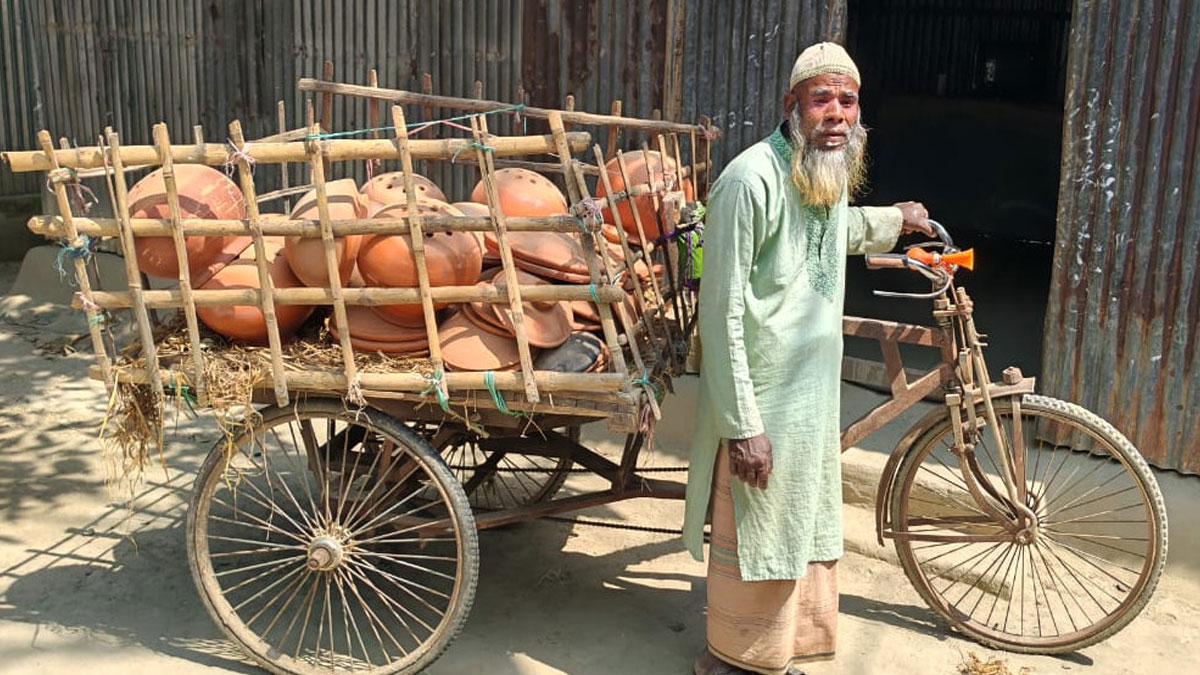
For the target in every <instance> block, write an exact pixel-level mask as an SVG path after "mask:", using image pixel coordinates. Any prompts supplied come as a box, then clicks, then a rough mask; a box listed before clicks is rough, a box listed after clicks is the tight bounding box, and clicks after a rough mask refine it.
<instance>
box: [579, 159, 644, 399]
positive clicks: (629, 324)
mask: <svg viewBox="0 0 1200 675" xmlns="http://www.w3.org/2000/svg"><path fill="white" fill-rule="evenodd" d="M576 166H578V165H576ZM605 177H606V178H607V175H606V176H605ZM575 180H576V182H577V183H578V185H579V196H580V198H581V199H590V198H591V195H589V194H588V189H587V183H585V182H584V180H583V174H582V173H579V172H577V173H576V174H575ZM617 229H618V230H620V232H621V236H622V240H624V234H625V232H624V230H621V229H620V228H619V227H618V228H617ZM597 243H598V244H599V249H600V262H601V264H602V265H603V266H604V268H605V271H606V272H607V273H608V278H609V279H616V278H617V277H616V275H614V274H613V270H612V268H611V267H609V264H608V255H607V253H608V242H606V241H604V239H603V237H601V238H600V241H599V242H593V243H592V244H591V245H592V246H596V244H597ZM624 252H625V255H627V256H628V257H627V258H626V259H625V260H626V265H627V266H628V270H629V273H630V275H631V276H632V277H633V284H634V286H633V287H634V289H635V290H636V291H637V295H638V296H640V295H641V290H642V285H641V282H640V281H639V280H638V278H637V274H636V273H634V272H633V255H632V253H633V252H632V251H630V250H629V246H628V244H626V246H625V247H624ZM650 273H651V274H652V275H653V273H654V271H653V270H651V272H650ZM634 302H635V304H637V306H638V307H639V308H641V309H642V318H643V320H644V324H643V325H644V326H645V327H646V328H647V329H649V327H650V324H649V319H648V315H647V314H646V312H645V306H644V305H642V300H641V298H640V297H635V298H634ZM616 307H617V316H619V317H621V324H622V325H623V326H624V327H625V333H626V335H627V336H628V338H629V354H630V356H632V357H633V363H634V365H636V366H637V368H638V370H640V371H642V378H641V379H642V381H643V382H642V388H643V389H644V390H645V392H646V397H647V399H648V400H649V403H650V412H651V413H652V414H653V415H654V419H655V420H661V419H662V411H661V410H659V408H658V395H657V394H655V393H654V389H653V387H652V386H651V385H650V382H649V380H648V379H647V376H648V375H649V372H650V371H649V369H648V368H647V367H646V364H645V362H644V361H642V348H641V347H640V346H638V340H637V331H636V330H635V326H634V321H633V320H631V319H630V318H629V316H628V315H627V314H626V313H625V303H624V302H621V303H618V304H617V306H616ZM647 332H649V330H647Z"/></svg>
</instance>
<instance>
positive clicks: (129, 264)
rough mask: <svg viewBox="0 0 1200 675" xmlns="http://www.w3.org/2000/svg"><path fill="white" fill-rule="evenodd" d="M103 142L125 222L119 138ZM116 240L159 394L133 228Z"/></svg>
mask: <svg viewBox="0 0 1200 675" xmlns="http://www.w3.org/2000/svg"><path fill="white" fill-rule="evenodd" d="M107 145H108V147H109V150H110V152H111V155H112V158H113V168H114V171H113V173H112V177H111V178H109V179H107V180H109V181H110V182H109V187H112V188H113V208H114V209H115V210H116V213H117V216H118V218H119V219H120V221H123V222H125V223H128V221H129V191H128V190H127V189H126V185H125V171H124V170H123V167H122V166H121V156H120V152H119V149H120V147H121V139H120V138H119V137H118V136H117V134H116V133H115V132H112V131H109V132H108V140H107ZM118 241H119V242H120V244H121V254H122V258H124V260H125V281H126V283H127V284H128V285H129V295H130V297H131V298H132V299H133V303H132V309H133V317H134V321H136V322H137V326H138V336H139V338H140V339H141V341H142V357H143V358H145V360H146V371H147V375H148V376H149V378H150V382H151V383H152V384H154V385H157V386H155V389H156V390H157V391H156V393H157V394H158V395H159V396H160V397H161V396H162V395H163V385H162V377H161V376H160V374H159V368H158V349H157V346H156V345H155V343H154V329H153V327H152V326H151V325H150V313H149V312H148V311H147V310H146V303H145V299H144V297H143V295H142V293H143V291H144V290H145V289H144V288H143V286H142V274H141V271H140V270H139V269H138V264H137V248H136V247H135V246H134V239H133V230H132V229H131V228H129V227H128V225H126V226H124V227H122V228H120V236H119V239H118Z"/></svg>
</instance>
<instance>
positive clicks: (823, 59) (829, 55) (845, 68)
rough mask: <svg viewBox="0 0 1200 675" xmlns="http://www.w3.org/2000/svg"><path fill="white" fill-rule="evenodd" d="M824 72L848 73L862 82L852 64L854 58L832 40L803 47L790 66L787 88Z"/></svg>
mask: <svg viewBox="0 0 1200 675" xmlns="http://www.w3.org/2000/svg"><path fill="white" fill-rule="evenodd" d="M826 73H840V74H842V75H849V76H850V77H852V78H854V81H855V82H856V83H857V84H859V85H861V84H862V79H861V78H860V77H859V75H858V66H856V65H854V60H853V59H851V58H850V55H849V54H847V53H846V50H845V49H843V48H842V46H841V45H839V44H836V43H833V42H821V43H818V44H815V45H813V46H811V47H809V48H808V49H805V50H804V51H803V52H801V53H800V56H798V57H797V58H796V64H795V65H793V66H792V77H791V79H790V80H789V81H788V89H792V88H794V87H795V86H796V84H798V83H800V82H803V81H804V80H807V79H808V78H810V77H816V76H818V75H825V74H826Z"/></svg>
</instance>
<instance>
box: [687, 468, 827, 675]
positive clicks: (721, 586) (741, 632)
mask: <svg viewBox="0 0 1200 675" xmlns="http://www.w3.org/2000/svg"><path fill="white" fill-rule="evenodd" d="M715 468H716V471H715V472H714V473H715V477H714V478H713V492H712V545H711V546H710V547H709V559H708V648H709V650H710V651H711V652H712V653H713V655H715V656H716V657H717V658H719V659H721V660H722V661H724V662H726V663H729V664H732V665H735V666H738V667H739V668H744V669H746V670H749V671H753V672H756V673H768V674H770V675H783V673H786V672H787V669H788V667H789V666H790V665H794V664H799V663H804V662H806V661H824V660H829V659H832V658H833V654H834V650H835V649H836V646H837V615H838V590H837V561H836V560H831V561H828V562H814V563H810V564H809V565H808V570H807V573H806V574H805V575H804V577H803V578H801V579H786V580H780V581H742V575H741V573H740V572H739V571H738V553H737V526H736V524H735V522H734V515H733V498H732V495H731V494H730V491H729V479H730V473H729V453H728V451H727V450H726V449H725V447H724V445H723V444H722V447H721V450H720V452H719V453H718V454H717V465H716V467H715Z"/></svg>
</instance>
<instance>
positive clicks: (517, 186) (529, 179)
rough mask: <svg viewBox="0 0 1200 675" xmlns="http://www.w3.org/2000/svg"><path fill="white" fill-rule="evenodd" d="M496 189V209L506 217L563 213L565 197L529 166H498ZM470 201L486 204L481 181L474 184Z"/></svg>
mask: <svg viewBox="0 0 1200 675" xmlns="http://www.w3.org/2000/svg"><path fill="white" fill-rule="evenodd" d="M496 191H497V192H498V193H499V194H500V209H501V210H502V211H504V215H506V216H509V217H532V218H538V217H541V216H558V215H565V214H566V213H567V198H566V197H564V196H563V193H562V191H561V190H559V189H558V188H557V187H556V186H555V185H554V183H552V182H551V181H550V179H549V178H546V177H545V176H543V175H542V174H540V173H537V172H535V171H530V170H529V169H500V170H498V171H496ZM471 201H473V202H475V203H477V204H487V196H486V195H485V194H484V189H483V181H479V182H478V183H476V184H475V189H474V190H472V191H471Z"/></svg>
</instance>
